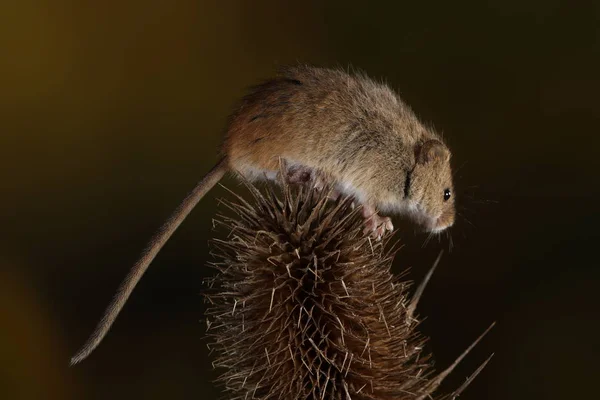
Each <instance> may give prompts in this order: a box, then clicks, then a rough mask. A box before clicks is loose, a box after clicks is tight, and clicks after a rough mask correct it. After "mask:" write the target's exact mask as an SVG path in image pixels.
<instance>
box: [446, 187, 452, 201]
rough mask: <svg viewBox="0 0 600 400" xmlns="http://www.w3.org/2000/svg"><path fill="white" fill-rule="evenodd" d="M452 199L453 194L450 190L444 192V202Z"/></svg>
mask: <svg viewBox="0 0 600 400" xmlns="http://www.w3.org/2000/svg"><path fill="white" fill-rule="evenodd" d="M450 197H452V193H451V192H450V189H446V190H444V201H448V199H449V198H450Z"/></svg>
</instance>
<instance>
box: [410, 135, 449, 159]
mask: <svg viewBox="0 0 600 400" xmlns="http://www.w3.org/2000/svg"><path fill="white" fill-rule="evenodd" d="M433 160H444V161H449V160H450V151H448V148H447V147H446V146H445V145H444V144H443V143H442V142H440V141H439V140H428V141H426V142H425V143H423V144H422V145H421V148H420V149H419V154H418V156H417V162H418V163H420V164H425V163H427V162H429V161H433Z"/></svg>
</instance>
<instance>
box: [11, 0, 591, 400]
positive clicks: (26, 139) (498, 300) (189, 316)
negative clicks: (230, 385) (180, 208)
mask: <svg viewBox="0 0 600 400" xmlns="http://www.w3.org/2000/svg"><path fill="white" fill-rule="evenodd" d="M599 17H600V5H599V3H598V2H592V1H579V2H561V1H556V0H539V1H513V0H502V1H500V0H497V1H485V2H482V1H466V2H460V3H457V2H446V1H439V2H414V1H413V2H406V1H389V2H365V1H349V0H345V1H328V2H317V1H313V2H310V1H304V2H281V1H245V2H231V1H227V2H225V1H222V2H204V1H183V0H182V1H177V2H171V3H169V2H164V1H152V0H145V1H136V0H132V1H127V2H117V1H105V2H92V1H65V0H54V1H43V0H37V1H36V0H23V1H13V2H3V3H2V5H1V6H0V49H1V57H0V182H1V184H0V188H1V189H0V193H1V196H0V201H1V203H0V226H1V237H0V266H1V268H0V304H1V306H0V317H1V318H0V397H2V398H4V399H106V398H111V399H121V398H122V399H131V398H135V399H137V398H144V399H165V398H168V399H187V398H206V399H214V398H217V396H218V395H219V390H218V389H217V388H215V386H214V385H213V384H212V381H213V380H214V379H215V378H216V376H217V373H216V372H215V371H213V370H212V368H211V357H210V356H209V352H208V350H207V348H206V340H205V339H204V338H203V336H204V332H205V325H204V324H203V323H202V320H203V310H204V305H203V301H202V297H201V295H200V293H201V292H202V281H203V279H204V278H206V277H207V276H210V275H211V274H212V273H213V271H212V270H210V269H209V268H207V267H206V266H205V264H206V262H207V260H208V259H209V255H208V251H209V249H208V245H207V241H208V239H209V238H210V237H212V236H213V235H214V233H213V232H212V231H211V229H212V225H211V219H212V218H213V217H214V215H215V214H216V212H217V199H218V198H219V197H221V196H224V195H226V193H225V192H224V190H223V189H221V188H216V189H215V190H213V191H212V192H211V193H210V194H209V195H208V196H207V197H206V198H205V199H204V200H203V201H202V202H201V203H200V206H199V207H198V208H197V209H196V210H195V212H194V213H193V215H192V216H191V217H190V218H189V219H188V220H187V221H186V222H185V224H184V225H183V226H182V227H181V229H180V230H179V231H178V232H177V234H176V235H175V236H174V237H173V239H172V240H171V241H170V242H169V243H168V245H167V246H166V247H165V249H164V250H163V251H162V252H161V253H160V255H159V256H158V258H157V259H156V261H155V262H154V263H153V266H152V268H150V270H149V272H148V273H147V275H146V276H145V278H144V279H143V280H142V282H141V284H140V285H139V286H138V287H137V289H136V290H135V292H134V293H133V296H132V297H131V300H129V303H128V304H127V306H126V307H125V309H124V311H123V313H122V314H121V315H120V317H119V319H118V321H117V323H116V324H115V326H114V328H113V329H112V331H111V332H110V334H109V335H108V337H107V338H106V340H105V341H104V342H103V343H102V345H101V346H100V347H99V349H98V350H97V351H96V352H94V353H93V355H92V356H91V357H90V358H89V359H88V360H86V361H85V362H84V363H83V364H81V365H79V366H77V367H76V368H68V360H69V358H70V356H71V355H72V354H73V353H74V352H75V351H76V350H77V349H78V348H79V347H80V346H81V345H82V344H83V342H84V340H85V339H86V338H87V336H88V335H89V334H90V333H91V331H92V329H93V328H94V326H95V324H96V322H97V321H98V319H99V318H100V316H101V313H102V312H103V310H104V307H105V306H106V305H107V304H108V301H109V300H110V298H111V297H112V295H113V294H114V292H115V290H116V288H117V286H118V284H119V283H120V281H121V279H122V278H123V277H124V276H125V274H126V272H127V271H128V269H129V268H130V267H131V265H132V264H133V262H134V261H135V260H136V258H137V256H138V254H139V253H140V251H141V249H142V248H143V247H144V246H145V244H146V242H147V240H148V239H149V238H150V236H151V235H152V233H153V232H154V231H155V230H156V229H157V227H158V226H159V225H160V224H161V223H162V222H163V220H164V219H165V218H166V217H167V216H168V215H169V214H170V213H171V211H172V210H173V209H174V208H175V206H176V205H177V204H178V203H179V201H180V200H181V199H182V198H183V197H184V195H185V194H186V193H187V191H188V190H190V189H191V188H192V187H193V185H194V184H195V182H196V181H197V180H198V179H200V178H201V177H202V176H203V174H204V173H205V172H207V171H208V170H209V169H210V168H211V167H212V166H213V164H214V163H215V161H216V160H217V158H216V149H217V147H218V144H219V140H220V137H221V134H222V132H223V130H224V127H225V121H226V118H227V115H228V113H229V112H230V111H231V110H232V107H233V105H234V104H235V102H236V100H237V99H239V97H240V96H241V95H242V94H243V93H244V92H245V90H246V89H247V87H248V86H250V85H252V84H254V83H256V82H257V81H259V80H261V79H264V78H267V77H269V76H272V75H273V74H274V72H275V71H276V69H277V68H278V67H279V66H281V65H285V64H290V63H295V62H297V61H302V62H308V63H311V64H316V65H321V66H341V67H344V68H345V67H347V66H348V65H352V66H353V67H355V68H359V69H362V70H364V71H365V72H367V73H368V74H369V75H371V76H372V77H374V78H377V79H385V80H386V81H387V82H388V83H389V84H390V85H391V86H392V87H394V88H395V89H397V90H398V91H399V92H400V93H401V95H402V96H403V97H404V98H405V100H406V101H407V102H408V103H409V104H410V105H412V107H413V108H414V110H415V111H416V112H417V114H418V115H419V116H420V117H421V118H422V119H423V120H424V121H427V122H429V123H432V124H433V125H435V127H436V128H437V129H438V130H439V131H441V132H443V134H444V136H445V138H446V140H447V141H448V143H449V145H450V146H451V148H452V149H453V152H454V156H453V162H454V166H455V168H456V169H458V173H457V178H456V180H457V182H456V186H457V191H458V196H459V197H458V202H459V204H460V207H461V215H462V217H461V218H460V219H459V221H458V223H457V224H456V226H455V227H454V228H453V229H452V231H451V234H452V242H453V249H452V251H451V252H450V253H448V252H446V255H445V257H444V258H443V260H442V263H441V264H440V266H439V268H438V271H437V272H436V274H435V275H434V277H433V279H432V281H431V283H430V286H429V287H428V289H427V291H426V292H425V296H424V299H423V301H422V303H421V307H420V313H421V315H423V316H426V317H427V319H426V321H425V322H424V323H423V325H422V326H421V329H422V331H423V332H424V333H425V334H427V335H428V336H430V337H431V340H430V342H429V347H430V350H432V351H433V352H434V354H435V358H436V361H437V366H438V367H439V368H444V367H445V366H447V365H449V364H450V363H451V362H452V361H453V360H454V358H455V357H456V356H457V355H458V354H460V353H461V352H462V351H463V350H464V349H465V348H466V347H467V346H468V345H469V344H470V343H471V342H472V340H473V339H474V338H475V337H476V336H477V335H479V334H480V333H481V332H482V331H483V330H484V329H485V328H486V327H487V326H488V325H489V324H490V323H491V322H492V321H494V320H495V321H497V322H498V325H497V326H496V328H495V329H494V330H493V331H492V332H491V333H490V335H489V336H488V337H487V338H486V339H485V340H484V341H483V342H482V343H481V344H480V345H479V346H478V347H477V348H476V349H475V350H474V351H473V352H472V353H471V354H470V355H469V356H468V357H467V359H466V360H465V361H464V362H463V363H462V364H461V365H460V367H459V368H458V369H457V370H456V371H455V372H454V373H453V374H452V375H451V376H450V377H449V378H448V379H447V381H446V383H445V384H444V386H443V388H444V389H445V390H452V389H453V388H455V387H457V386H458V385H460V384H461V383H462V382H463V381H464V379H465V378H466V377H467V376H468V375H469V374H470V373H471V372H472V371H473V370H474V369H475V368H476V367H477V366H478V365H479V364H480V363H481V362H482V361H483V360H484V359H485V358H486V357H487V356H488V355H489V354H490V353H492V352H494V353H495V357H494V358H493V360H492V362H491V363H490V364H489V366H488V367H487V368H486V369H485V370H484V371H483V372H482V373H481V375H480V376H479V377H478V378H477V379H476V380H475V382H474V383H473V384H472V385H471V387H470V388H469V389H468V390H467V391H466V392H465V393H464V394H463V396H462V397H461V398H464V399H528V400H530V399H574V398H590V396H591V395H592V394H593V393H597V388H596V386H595V385H596V384H597V379H598V377H600V369H599V368H598V355H599V347H600V346H599V345H598V343H599V340H598V337H600V329H599V323H598V312H597V308H598V305H599V304H600V302H599V300H598V289H597V286H598V282H599V278H600V272H599V269H598V261H597V256H596V253H597V252H596V251H595V248H597V246H598V243H597V240H598V233H597V232H598V224H599V222H600V221H599V218H598V216H599V211H598V209H597V207H598V204H599V202H598V196H600V190H599V187H598V184H597V183H598V173H599V172H600V171H599V168H598V167H599V165H600V162H599V161H598V149H599V147H598V144H599V140H598V134H599V130H598V123H599V122H600V101H599V100H598V93H600V81H599V79H598V71H599V70H600V24H599V22H600V18H599ZM224 183H225V184H226V185H228V186H230V187H233V188H235V187H237V183H235V181H234V180H233V179H226V180H225V181H224ZM405 232H406V233H405V234H404V235H403V236H402V237H403V242H404V244H405V246H404V248H403V249H402V250H401V251H400V253H399V254H398V256H397V258H396V260H395V264H394V270H395V271H396V272H400V271H402V270H403V269H405V268H407V267H410V268H411V272H410V274H409V275H408V277H409V278H410V279H414V280H419V279H421V278H422V277H423V275H424V274H425V273H426V271H427V269H428V267H429V266H430V265H431V264H432V263H433V261H434V259H435V257H436V255H437V253H438V251H439V249H441V248H445V249H446V250H447V249H448V247H449V241H448V239H447V238H442V240H440V241H438V240H432V241H430V242H429V243H427V244H425V243H424V242H425V239H426V236H425V235H414V234H413V232H412V230H411V229H410V228H407V229H405Z"/></svg>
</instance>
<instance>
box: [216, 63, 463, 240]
mask: <svg viewBox="0 0 600 400" xmlns="http://www.w3.org/2000/svg"><path fill="white" fill-rule="evenodd" d="M425 143H436V144H437V145H436V146H433V147H429V150H430V152H431V155H430V157H429V158H428V159H427V158H423V157H422V158H421V160H420V162H419V163H418V162H417V160H416V155H417V154H418V153H419V149H420V147H421V146H422V145H423V144H425ZM222 151H223V153H224V154H225V155H226V156H227V157H228V160H229V166H230V168H232V169H234V170H237V171H238V172H240V173H241V174H243V175H245V176H246V177H248V178H251V179H252V178H257V179H260V178H263V177H264V174H265V173H266V174H267V176H270V177H273V176H275V175H276V173H277V171H278V168H279V162H278V160H279V157H281V158H283V159H284V160H285V161H287V162H289V163H292V164H299V165H302V166H305V167H307V168H308V169H310V170H314V171H316V172H317V173H319V174H321V175H323V176H326V177H328V179H329V180H331V181H333V182H334V183H335V184H337V189H338V190H339V191H341V192H345V193H346V194H351V195H355V196H356V197H357V198H358V200H359V202H361V203H363V204H365V205H368V206H371V207H373V208H376V209H379V210H383V211H392V212H397V213H401V214H410V215H414V216H415V219H416V220H417V221H419V222H421V223H423V224H424V225H425V227H426V228H427V229H428V230H441V229H444V228H446V227H447V226H450V225H452V222H453V220H454V201H453V198H451V199H450V201H446V202H444V200H443V198H444V195H443V193H444V190H445V189H450V190H452V176H451V168H450V163H449V154H450V152H449V150H448V148H447V147H446V146H445V145H443V144H442V141H441V138H440V137H439V136H438V135H437V134H435V132H433V131H432V130H430V129H427V128H426V127H425V126H424V125H423V124H421V123H420V122H419V120H418V119H417V117H416V116H415V114H414V113H413V112H412V110H411V109H410V108H409V107H408V106H407V105H406V104H405V103H404V102H403V101H402V100H401V99H400V98H399V96H398V95H397V94H396V93H394V92H393V91H392V90H391V89H390V88H389V87H388V86H386V85H384V84H380V83H376V82H374V81H372V80H371V79H369V78H367V77H365V76H361V75H349V74H347V73H346V72H344V71H341V70H331V69H323V68H313V67H308V66H298V67H292V68H288V69H286V70H284V71H283V73H282V74H281V75H280V76H279V77H277V78H275V79H272V80H269V81H267V82H265V83H263V84H261V85H259V86H257V87H256V88H255V89H254V90H253V91H252V93H250V94H249V95H248V96H246V97H245V98H244V99H243V101H242V103H241V105H240V107H239V109H238V110H237V112H236V113H235V114H234V115H233V117H232V119H231V123H230V126H229V129H228V131H227V134H226V137H225V141H224V144H223V150H222ZM446 155H447V157H446ZM411 172H412V176H411V177H410V184H411V186H410V188H409V190H407V191H405V183H406V182H407V174H410V173H411ZM261 175H262V176H261ZM405 192H406V193H408V195H409V196H408V199H406V198H405ZM406 200H408V201H406ZM434 220H435V221H434Z"/></svg>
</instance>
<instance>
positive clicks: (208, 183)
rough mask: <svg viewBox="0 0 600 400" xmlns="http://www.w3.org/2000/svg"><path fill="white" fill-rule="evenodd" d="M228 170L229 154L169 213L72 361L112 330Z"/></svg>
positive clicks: (86, 353) (81, 355)
mask: <svg viewBox="0 0 600 400" xmlns="http://www.w3.org/2000/svg"><path fill="white" fill-rule="evenodd" d="M228 170H229V165H228V160H227V158H226V157H224V158H223V159H221V161H219V162H218V163H217V165H215V166H214V167H213V169H212V170H210V172H209V173H208V174H206V176H205V177H204V178H203V179H202V180H201V181H200V182H198V184H197V185H196V186H195V187H194V189H193V190H192V191H191V192H190V193H189V194H188V195H187V197H186V198H185V199H184V200H183V201H182V202H181V204H180V205H179V207H177V209H176V210H175V212H174V213H173V214H172V215H171V217H169V219H168V220H167V221H166V222H165V223H164V224H163V225H162V226H161V228H160V229H159V230H158V232H157V233H156V234H155V235H154V236H153V237H152V239H151V240H150V243H149V244H148V246H147V247H146V249H145V250H144V251H143V253H142V255H141V257H140V258H139V260H138V261H137V262H136V263H135V265H134V266H133V267H132V268H131V270H130V271H129V274H127V277H126V278H125V279H124V280H123V283H121V286H120V287H119V289H118V291H117V293H116V294H115V296H114V298H113V299H112V301H111V303H110V304H109V306H108V307H107V308H106V311H105V312H104V315H103V317H102V319H101V320H100V322H99V323H98V325H97V326H96V329H95V330H94V332H93V333H92V335H91V336H90V337H89V338H88V340H87V342H86V343H85V344H84V345H83V347H82V348H81V349H80V350H79V351H78V352H77V353H76V354H75V355H74V356H73V357H72V358H71V365H75V364H77V363H79V362H81V361H82V360H84V359H85V358H86V357H87V356H89V355H90V353H91V352H92V351H94V349H95V348H96V347H98V345H99V344H100V342H101V341H102V339H103V338H104V336H106V333H107V332H108V331H109V329H110V327H111V326H112V324H113V322H115V319H116V318H117V316H118V315H119V312H121V309H122V308H123V305H124V304H125V302H126V301H127V299H128V298H129V295H130V294H131V292H132V291H133V289H134V288H135V286H136V285H137V283H138V282H139V280H140V278H141V277H142V275H144V272H146V270H147V269H148V266H149V265H150V263H151V262H152V260H154V257H156V255H157V254H158V252H159V251H160V249H161V248H162V247H163V246H164V245H165V243H166V242H167V241H168V240H169V238H170V237H171V235H173V233H174V232H175V230H176V229H177V228H178V227H179V225H180V224H181V223H182V222H183V220H184V219H185V218H186V217H187V216H188V214H189V213H190V212H191V211H192V210H193V209H194V207H195V206H196V204H198V202H199V201H200V199H202V197H204V195H205V194H206V193H208V191H209V190H210V189H212V188H213V186H215V185H216V184H217V182H219V181H220V180H221V178H222V177H223V175H225V173H226V172H227V171H228Z"/></svg>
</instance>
